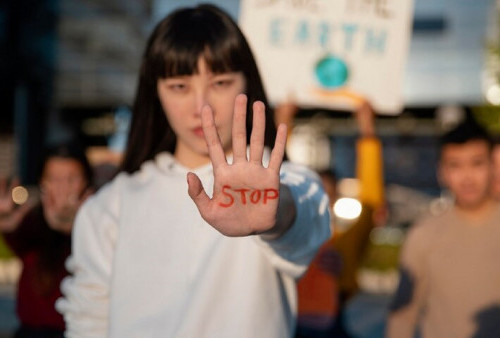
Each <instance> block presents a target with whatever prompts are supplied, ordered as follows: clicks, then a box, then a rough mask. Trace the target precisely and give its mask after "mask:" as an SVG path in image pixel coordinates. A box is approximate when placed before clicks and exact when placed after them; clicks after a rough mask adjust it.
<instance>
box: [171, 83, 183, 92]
mask: <svg viewBox="0 0 500 338" xmlns="http://www.w3.org/2000/svg"><path fill="white" fill-rule="evenodd" d="M186 88H187V86H186V84H184V83H172V84H169V85H168V89H170V90H173V91H183V90H185V89H186Z"/></svg>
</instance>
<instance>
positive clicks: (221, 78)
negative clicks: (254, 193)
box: [157, 57, 246, 168]
mask: <svg viewBox="0 0 500 338" xmlns="http://www.w3.org/2000/svg"><path fill="white" fill-rule="evenodd" d="M245 86H246V81H245V77H244V75H243V73H241V72H234V73H222V74H214V73H212V72H211V70H210V69H209V68H208V67H207V64H206V62H205V60H204V59H203V58H202V57H200V59H199V60H198V73H195V74H192V75H185V76H176V77H169V78H165V79H160V80H158V83H157V90H158V97H159V98H160V102H161V105H162V107H163V111H164V112H165V114H166V116H167V119H168V122H169V123H170V126H171V127H172V129H173V131H174V132H175V134H176V136H177V144H176V148H175V152H174V156H175V157H176V158H177V160H178V161H179V162H180V163H181V164H183V165H184V166H186V167H188V168H195V167H198V166H200V165H203V164H206V163H208V162H209V160H210V159H209V156H208V149H207V145H206V142H205V138H204V136H203V129H202V127H201V109H202V107H203V106H205V105H209V106H210V107H211V108H212V110H213V112H214V118H215V124H216V127H217V131H218V133H219V136H220V140H221V143H222V147H223V148H224V150H225V151H226V153H228V152H230V151H231V129H232V124H233V123H232V122H233V107H234V100H235V98H236V96H237V95H238V94H241V93H244V92H245Z"/></svg>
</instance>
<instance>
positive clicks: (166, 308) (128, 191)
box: [56, 153, 330, 338]
mask: <svg viewBox="0 0 500 338" xmlns="http://www.w3.org/2000/svg"><path fill="white" fill-rule="evenodd" d="M187 172H188V169H187V168H184V167H183V166H181V165H180V164H179V163H177V162H176V161H175V159H174V158H173V157H172V156H171V155H170V154H168V153H162V154H159V155H158V156H157V157H156V159H155V160H154V161H148V162H146V163H145V164H143V166H142V167H141V169H140V170H139V171H138V172H136V173H134V174H132V175H129V174H125V173H122V174H120V175H119V176H118V177H116V178H115V179H114V180H113V181H112V182H111V183H110V184H108V185H106V186H105V187H103V188H102V189H101V190H100V191H99V192H98V193H97V194H96V195H95V196H93V197H91V198H90V199H89V200H88V201H87V202H86V203H85V204H84V205H83V206H82V208H81V209H80V211H79V213H78V216H77V219H76V223H75V228H74V230H73V247H72V254H71V256H70V258H69V259H68V262H67V266H68V269H69V270H70V272H72V274H73V276H70V277H68V278H66V279H65V280H64V281H63V284H62V286H61V288H62V292H63V294H64V296H65V297H64V298H61V299H59V300H58V302H57V303H56V307H57V309H58V310H59V312H61V313H62V314H63V315H64V318H65V321H66V325H67V331H66V336H67V337H113V338H115V337H116V338H124V337H137V338H144V337H189V338H198V337H228V338H235V337H239V338H244V337H249V338H250V337H252V338H254V337H259V338H265V337H269V338H277V337H290V336H291V335H292V333H293V328H294V325H295V312H296V291H295V279H296V278H298V277H299V276H300V275H301V274H302V273H303V272H304V271H305V269H306V268H307V265H308V263H309V262H310V260H311V259H312V258H313V256H314V254H315V252H316V250H317V249H318V248H319V246H320V245H321V244H322V243H323V242H324V241H325V240H327V239H328V238H329V237H330V227H329V224H330V215H329V212H328V207H327V206H328V198H327V196H326V194H325V193H324V191H323V189H322V188H321V184H320V181H319V179H318V177H317V175H316V174H314V173H313V172H311V171H310V170H309V169H306V168H305V167H303V166H298V165H295V164H291V163H287V162H285V163H283V165H282V167H281V173H280V180H281V184H286V185H287V186H288V187H289V188H290V190H291V192H292V195H293V198H294V201H295V204H296V209H297V216H296V220H295V222H294V224H293V225H292V227H291V228H290V229H289V230H288V231H287V232H286V233H285V234H284V235H283V236H281V237H280V238H278V239H276V240H273V241H265V240H263V239H262V238H261V237H260V236H248V237H237V238H230V237H225V236H224V235H222V234H220V233H219V232H218V231H217V230H215V229H214V228H212V227H211V226H210V225H209V224H207V223H206V222H205V221H204V220H203V219H202V218H201V216H200V214H199V212H198V210H197V208H196V206H195V204H194V202H193V201H192V200H191V199H190V197H189V196H188V193H187V183H186V173H187ZM194 172H195V173H196V174H197V175H198V176H199V177H200V179H201V181H202V183H203V186H204V187H205V189H206V190H207V193H208V194H209V196H210V195H211V193H212V192H211V190H212V187H213V173H212V167H211V165H210V164H209V165H206V166H204V167H201V168H199V169H197V170H195V171H194Z"/></svg>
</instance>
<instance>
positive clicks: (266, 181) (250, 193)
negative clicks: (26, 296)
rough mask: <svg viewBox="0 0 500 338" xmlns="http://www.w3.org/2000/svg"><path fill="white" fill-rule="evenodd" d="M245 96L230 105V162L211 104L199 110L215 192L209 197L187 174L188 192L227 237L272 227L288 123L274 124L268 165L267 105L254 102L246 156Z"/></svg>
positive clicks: (248, 233) (194, 179) (197, 181)
mask: <svg viewBox="0 0 500 338" xmlns="http://www.w3.org/2000/svg"><path fill="white" fill-rule="evenodd" d="M246 106H247V98H246V96H245V95H243V94H242V95H238V96H237V97H236V100H235V104H234V116H233V130H232V145H233V163H232V164H228V163H227V160H226V156H225V154H224V150H223V148H222V145H221V142H220V139H219V135H218V134H217V129H216V126H215V122H214V117H213V112H212V109H211V108H210V107H208V106H205V107H204V108H203V110H202V113H201V114H202V117H201V118H202V126H203V132H204V134H205V139H206V141H207V145H208V152H209V156H210V159H211V161H212V166H213V171H214V189H213V196H212V198H210V197H209V196H208V195H207V194H206V192H205V190H204V188H203V186H202V184H201V181H200V179H199V178H198V177H197V176H196V175H195V174H193V173H189V174H188V185H189V190H188V192H189V195H190V196H191V198H192V199H193V201H194V202H195V204H196V206H197V207H198V210H199V212H200V214H201V216H202V217H203V219H205V221H207V223H209V224H210V225H212V226H213V227H214V228H215V229H217V230H218V231H219V232H221V233H222V234H224V235H227V236H247V235H252V234H258V233H263V232H265V231H268V230H270V229H272V228H273V226H274V225H275V223H276V213H277V209H278V202H279V190H280V181H279V170H280V167H281V163H282V161H283V155H284V152H285V143H286V126H285V125H281V126H280V127H279V128H278V133H277V136H276V142H275V145H274V148H273V150H272V152H271V157H270V161H269V165H268V167H264V166H263V164H262V157H263V154H264V132H265V106H264V104H263V103H262V102H259V101H257V102H255V103H254V104H253V128H252V135H251V137H250V151H249V156H248V158H247V143H246V139H247V137H246V113H247V112H246Z"/></svg>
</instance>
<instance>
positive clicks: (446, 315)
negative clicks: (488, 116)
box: [387, 118, 500, 338]
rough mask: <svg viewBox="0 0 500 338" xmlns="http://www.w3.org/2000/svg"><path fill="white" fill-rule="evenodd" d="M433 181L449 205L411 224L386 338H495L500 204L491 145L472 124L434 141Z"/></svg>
mask: <svg viewBox="0 0 500 338" xmlns="http://www.w3.org/2000/svg"><path fill="white" fill-rule="evenodd" d="M440 147H441V152H440V159H439V168H438V177H439V179H440V182H441V184H442V185H443V186H444V187H445V188H447V189H448V190H449V191H450V192H451V194H452V196H453V198H454V204H453V206H452V207H450V208H449V209H448V210H445V211H443V212H442V213H441V214H439V215H434V216H426V217H424V218H423V219H422V220H420V221H418V222H417V223H416V224H415V225H413V226H412V227H411V228H410V230H409V233H408V235H407V237H406V240H405V243H404V245H403V248H402V251H401V257H400V283H399V287H398V290H397V292H396V294H395V296H394V299H393V302H392V304H391V307H390V315H389V320H388V326H387V337H388V338H406V337H414V336H415V333H416V331H417V329H419V330H420V331H421V333H422V336H423V337H424V338H432V337H439V338H441V337H454V338H461V337H464V338H465V337H481V338H489V337H491V338H493V337H500V325H498V323H499V320H500V287H499V286H500V269H499V268H498V267H499V265H498V257H500V245H499V243H500V204H499V203H498V202H497V201H495V200H494V199H493V198H492V195H491V188H492V183H493V182H492V179H493V166H492V144H491V140H490V137H489V135H488V134H487V132H486V130H485V129H484V128H483V127H482V126H480V125H479V124H478V123H477V122H475V121H474V120H472V119H471V118H468V119H466V120H465V121H463V122H461V123H460V124H459V125H457V126H456V127H455V128H454V129H452V130H450V131H449V132H447V133H445V134H444V135H443V136H442V137H441V145H440Z"/></svg>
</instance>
